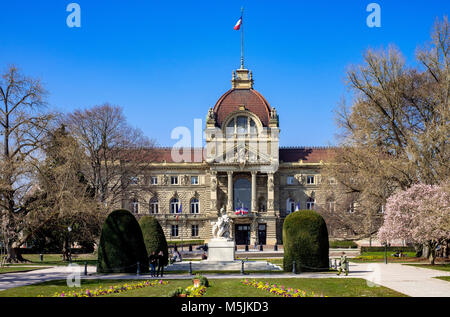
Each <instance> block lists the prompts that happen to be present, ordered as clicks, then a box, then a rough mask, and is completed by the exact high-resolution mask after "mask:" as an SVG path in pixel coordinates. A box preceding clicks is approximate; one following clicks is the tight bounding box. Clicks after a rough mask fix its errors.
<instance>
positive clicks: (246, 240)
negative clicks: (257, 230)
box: [235, 224, 250, 245]
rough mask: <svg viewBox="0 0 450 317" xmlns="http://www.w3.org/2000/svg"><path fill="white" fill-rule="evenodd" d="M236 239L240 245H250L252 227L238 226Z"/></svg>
mask: <svg viewBox="0 0 450 317" xmlns="http://www.w3.org/2000/svg"><path fill="white" fill-rule="evenodd" d="M235 237H236V244H238V245H248V244H250V225H239V224H237V225H236V226H235Z"/></svg>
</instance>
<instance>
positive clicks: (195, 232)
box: [192, 225, 198, 237]
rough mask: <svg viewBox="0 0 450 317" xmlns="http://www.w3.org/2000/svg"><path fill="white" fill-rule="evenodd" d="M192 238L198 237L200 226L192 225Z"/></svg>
mask: <svg viewBox="0 0 450 317" xmlns="http://www.w3.org/2000/svg"><path fill="white" fill-rule="evenodd" d="M192 236H193V237H198V225H192Z"/></svg>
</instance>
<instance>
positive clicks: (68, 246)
mask: <svg viewBox="0 0 450 317" xmlns="http://www.w3.org/2000/svg"><path fill="white" fill-rule="evenodd" d="M71 231H72V227H71V226H68V227H67V232H68V233H67V254H68V256H69V263H70V264H72V253H71V251H70V232H71Z"/></svg>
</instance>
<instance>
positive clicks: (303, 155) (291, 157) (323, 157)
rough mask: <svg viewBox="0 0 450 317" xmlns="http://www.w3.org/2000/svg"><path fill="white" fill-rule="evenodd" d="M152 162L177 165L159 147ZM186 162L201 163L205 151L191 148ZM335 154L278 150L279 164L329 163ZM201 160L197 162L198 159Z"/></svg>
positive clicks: (316, 150) (333, 150)
mask: <svg viewBox="0 0 450 317" xmlns="http://www.w3.org/2000/svg"><path fill="white" fill-rule="evenodd" d="M151 151H152V161H154V162H159V163H161V162H164V161H165V162H167V163H179V162H175V160H174V158H173V157H172V148H167V147H160V148H158V147H157V148H153V149H152V150H151ZM188 151H189V158H190V161H188V162H193V163H194V162H195V163H201V162H203V161H204V159H205V152H206V149H202V148H192V149H189V150H188ZM335 153H336V148H333V147H286V148H283V147H281V148H280V149H279V160H280V162H281V161H283V162H286V163H293V162H298V161H299V160H303V162H305V163H319V162H320V161H323V162H327V161H330V160H331V159H332V158H333V156H334V155H335ZM199 157H200V158H201V161H199V159H198V158H199Z"/></svg>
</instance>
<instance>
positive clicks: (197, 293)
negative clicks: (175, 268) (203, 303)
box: [186, 285, 206, 297]
mask: <svg viewBox="0 0 450 317" xmlns="http://www.w3.org/2000/svg"><path fill="white" fill-rule="evenodd" d="M186 292H187V294H188V295H187V297H201V296H203V294H205V292H206V286H198V287H195V286H194V285H191V286H188V287H187V288H186Z"/></svg>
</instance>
